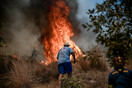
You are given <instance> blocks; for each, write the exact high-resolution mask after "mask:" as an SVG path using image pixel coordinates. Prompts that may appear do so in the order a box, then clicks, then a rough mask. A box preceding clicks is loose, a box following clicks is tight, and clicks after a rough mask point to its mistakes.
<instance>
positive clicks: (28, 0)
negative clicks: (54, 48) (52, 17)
mask: <svg viewBox="0 0 132 88" xmlns="http://www.w3.org/2000/svg"><path fill="white" fill-rule="evenodd" d="M55 1H57V0H0V12H1V14H0V21H2V22H3V23H4V30H0V37H3V38H4V39H5V41H6V42H7V44H8V46H7V48H6V50H7V51H8V52H12V53H11V54H14V53H21V54H22V55H28V56H29V55H31V53H32V50H33V48H35V49H36V50H38V51H40V52H42V53H43V44H42V39H41V38H42V37H43V36H42V34H43V32H44V31H51V30H46V26H47V25H48V24H49V21H48V14H49V11H50V7H51V5H54V2H55ZM64 1H65V2H66V5H67V6H69V8H70V14H69V21H70V22H71V24H72V25H73V32H74V37H72V38H71V39H72V40H73V41H74V42H76V43H77V45H79V47H81V48H82V49H88V47H89V46H90V44H93V43H95V35H94V34H92V33H91V32H90V33H89V32H87V31H86V30H84V29H83V28H82V27H81V24H82V23H85V22H86V21H88V18H87V15H86V12H87V10H88V9H91V8H93V7H94V6H95V2H94V1H93V0H64ZM42 53H41V54H42Z"/></svg>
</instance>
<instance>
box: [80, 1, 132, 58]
mask: <svg viewBox="0 0 132 88" xmlns="http://www.w3.org/2000/svg"><path fill="white" fill-rule="evenodd" d="M131 4H132V3H131V1H130V0H128V2H126V0H106V1H104V2H103V3H102V4H96V8H94V9H92V10H90V9H89V10H88V13H87V14H88V17H89V18H90V22H89V23H86V24H83V25H82V26H83V27H84V28H87V29H88V30H92V31H93V32H94V33H95V34H97V38H96V41H97V42H98V43H101V44H102V45H105V46H106V47H107V48H108V52H107V55H108V57H109V58H110V60H112V59H113V58H114V57H116V56H122V57H125V58H129V57H130V55H131V54H132V47H131V45H132V23H131V22H132V15H131V13H132V5H131Z"/></svg>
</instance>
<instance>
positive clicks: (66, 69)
mask: <svg viewBox="0 0 132 88" xmlns="http://www.w3.org/2000/svg"><path fill="white" fill-rule="evenodd" d="M58 70H59V73H60V74H64V73H71V72H72V65H71V62H65V63H61V64H59V65H58Z"/></svg>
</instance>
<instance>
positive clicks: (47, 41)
mask: <svg viewBox="0 0 132 88" xmlns="http://www.w3.org/2000/svg"><path fill="white" fill-rule="evenodd" d="M69 13H70V10H69V7H68V6H66V4H65V2H64V1H62V0H57V1H56V2H54V5H52V6H51V8H50V12H49V14H48V19H49V25H48V27H47V31H46V32H44V35H47V36H45V37H44V38H43V43H44V50H45V51H44V56H45V58H46V59H47V60H48V62H49V63H51V62H52V61H56V60H57V59H56V57H57V53H58V51H59V49H60V48H61V47H63V45H64V43H65V42H69V43H70V45H71V46H70V47H71V48H72V49H73V50H74V51H75V54H76V57H78V56H79V55H81V54H82V52H81V50H80V49H79V47H78V46H77V45H76V44H75V43H74V42H73V41H72V40H71V39H70V37H72V36H74V33H73V32H72V30H73V28H72V25H71V23H70V22H69V20H68V15H69Z"/></svg>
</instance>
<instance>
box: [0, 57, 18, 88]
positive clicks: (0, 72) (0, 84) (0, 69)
mask: <svg viewBox="0 0 132 88" xmlns="http://www.w3.org/2000/svg"><path fill="white" fill-rule="evenodd" d="M12 61H16V59H14V58H13V57H12V56H4V55H3V56H0V88H7V87H6V83H7V81H9V80H8V79H7V77H6V75H7V74H8V73H9V70H10V67H11V66H12V63H11V62H12Z"/></svg>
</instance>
